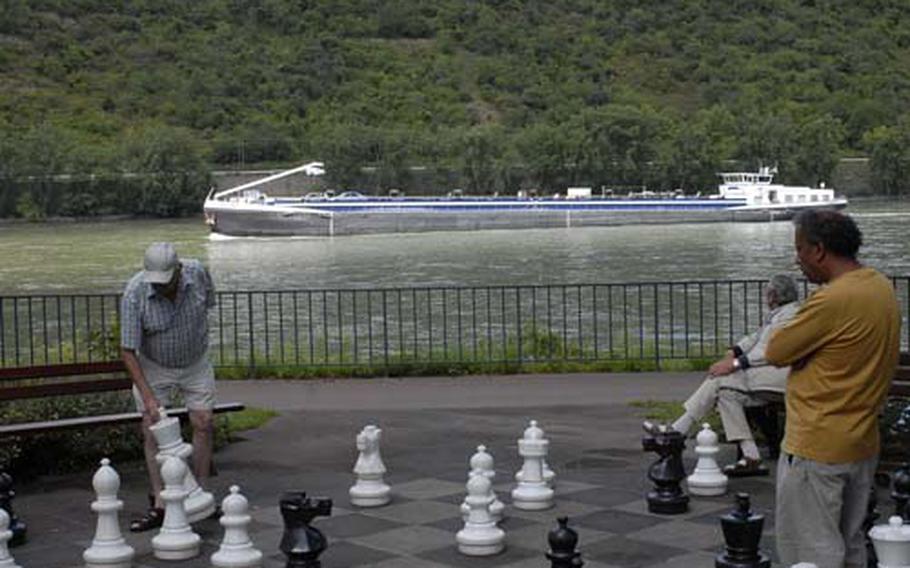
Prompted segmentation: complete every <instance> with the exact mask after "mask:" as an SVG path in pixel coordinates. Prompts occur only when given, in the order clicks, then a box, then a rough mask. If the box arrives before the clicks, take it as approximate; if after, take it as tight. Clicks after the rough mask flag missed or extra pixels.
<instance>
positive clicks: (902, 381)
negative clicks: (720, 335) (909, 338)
mask: <svg viewBox="0 0 910 568" xmlns="http://www.w3.org/2000/svg"><path fill="white" fill-rule="evenodd" d="M756 396H757V397H758V398H761V399H762V400H763V401H764V403H765V404H763V405H761V406H752V407H747V408H746V418H747V419H748V420H749V423H750V425H751V426H752V427H753V428H754V429H755V430H758V431H759V432H761V434H762V436H764V438H765V440H766V442H767V443H768V455H769V457H770V458H771V459H777V457H778V456H779V455H780V443H781V441H783V437H784V416H785V415H786V406H785V404H784V395H782V394H780V393H774V392H760V393H756ZM888 397H889V398H890V397H903V398H910V353H901V354H900V361H899V363H898V367H897V370H896V371H895V373H894V379H893V380H892V381H891V387H890V389H889V390H888ZM904 461H906V460H904ZM900 463H901V462H899V461H893V460H886V459H884V456H883V459H882V460H881V462H880V463H879V471H886V470H888V469H889V468H890V469H894V468H895V467H897V466H898V465H900Z"/></svg>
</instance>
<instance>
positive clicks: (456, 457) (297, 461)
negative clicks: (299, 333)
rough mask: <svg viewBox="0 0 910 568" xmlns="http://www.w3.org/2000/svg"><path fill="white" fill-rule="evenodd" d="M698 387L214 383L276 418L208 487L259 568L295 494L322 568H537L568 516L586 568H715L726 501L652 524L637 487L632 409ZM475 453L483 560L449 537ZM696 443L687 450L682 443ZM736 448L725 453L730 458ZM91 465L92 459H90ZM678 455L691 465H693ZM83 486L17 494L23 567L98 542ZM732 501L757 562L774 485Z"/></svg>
mask: <svg viewBox="0 0 910 568" xmlns="http://www.w3.org/2000/svg"><path fill="white" fill-rule="evenodd" d="M700 380H701V375H700V374H693V373H683V374H661V373H640V374H603V375H585V374H578V375H516V376H496V377H491V376H470V377H451V378H449V377H445V378H439V377H433V378H406V379H348V380H319V381H306V382H295V381H273V380H260V381H224V382H221V383H220V384H219V389H220V392H219V398H220V399H221V400H222V401H241V402H244V403H246V404H247V405H248V406H258V407H265V408H273V409H275V410H278V411H279V412H280V413H281V414H280V416H279V417H278V418H276V419H274V420H272V421H271V422H270V423H269V424H267V425H266V426H265V427H263V428H261V429H258V430H255V431H251V432H247V433H243V435H242V438H241V439H240V440H239V441H237V442H235V443H233V444H231V445H229V446H228V447H226V448H224V449H223V450H221V451H220V452H218V454H217V455H216V457H215V461H216V464H217V466H218V469H219V472H220V473H219V475H218V477H216V478H214V479H213V480H212V483H211V484H210V485H211V489H212V490H213V492H215V493H216V496H217V498H218V499H219V500H220V499H221V498H223V497H224V496H225V495H226V493H227V489H228V487H229V486H230V485H232V484H238V485H240V486H241V488H242V491H243V493H244V494H245V495H246V496H247V498H248V499H249V501H250V504H251V514H252V517H253V522H252V524H251V527H250V532H251V535H252V538H253V541H254V543H255V545H256V546H257V547H258V548H260V549H261V550H262V551H263V553H264V554H265V556H266V559H265V563H264V566H266V567H279V566H284V561H283V559H284V556H283V555H281V554H280V552H279V551H278V543H279V541H280V538H281V533H282V522H281V519H280V515H279V512H278V507H277V503H278V499H279V497H280V495H281V492H282V491H284V490H291V489H299V490H305V491H307V492H308V493H309V494H310V495H314V496H315V495H324V496H328V497H331V498H332V499H333V500H334V503H335V507H334V509H333V514H332V516H331V517H330V518H325V519H320V520H319V521H318V525H317V526H319V527H320V528H321V529H322V530H323V531H324V533H325V534H326V536H327V538H328V539H329V542H330V548H329V550H328V551H327V552H326V553H325V554H324V555H323V557H322V560H323V566H324V567H325V568H355V567H361V566H377V567H382V568H393V567H423V568H445V567H452V566H477V567H483V566H502V567H506V568H517V567H525V566H526V567H541V568H543V567H546V566H549V563H548V562H547V561H546V560H545V558H544V552H545V551H546V549H547V542H546V533H547V530H548V529H549V528H550V527H551V526H553V525H554V523H555V518H556V517H557V516H559V515H568V516H569V517H570V519H571V520H570V524H572V525H573V526H575V527H576V528H577V529H578V531H579V533H580V535H581V541H580V549H581V550H582V553H583V555H584V559H585V566H586V567H588V568H605V567H613V568H632V567H652V566H653V567H657V566H660V567H667V568H669V567H672V566H679V567H683V566H684V567H687V568H688V567H700V566H705V567H710V566H713V557H714V555H715V554H716V553H717V552H719V551H721V550H722V547H723V537H722V535H721V532H720V525H719V522H718V521H717V517H718V516H719V515H720V514H722V513H724V512H726V511H728V510H730V508H731V503H732V497H730V496H725V497H722V498H712V499H693V500H692V503H691V506H690V511H689V512H688V513H686V514H685V515H679V516H673V517H667V516H660V515H654V514H651V513H649V512H648V511H647V509H646V505H645V500H644V498H643V496H644V494H645V493H646V492H647V490H648V489H650V484H649V482H648V481H647V479H646V477H645V472H646V470H647V468H648V466H649V465H650V464H651V463H652V462H653V461H654V459H655V457H654V456H653V454H645V453H644V452H642V450H641V433H640V427H639V424H640V422H641V419H642V411H641V410H639V409H636V408H634V407H632V406H630V405H629V403H630V402H631V401H633V400H681V399H683V398H684V397H685V396H686V395H687V394H688V393H690V392H691V391H692V390H693V389H694V388H695V386H696V385H697V384H698V382H699V381H700ZM531 419H536V420H538V421H539V422H540V425H541V426H542V427H543V428H544V429H545V430H546V432H547V437H548V438H549V440H550V455H549V457H548V462H549V464H550V465H551V467H552V468H553V469H554V470H555V471H556V472H557V475H558V477H557V484H556V493H557V499H556V506H555V507H554V509H551V510H549V511H544V512H539V513H528V512H523V511H519V510H516V509H514V508H513V507H511V504H510V503H511V500H510V498H509V497H510V496H509V491H510V489H511V488H512V487H513V486H514V483H513V482H512V476H513V475H514V472H515V471H517V470H518V469H519V468H520V466H521V460H520V458H519V456H518V455H517V449H516V440H517V438H519V437H520V436H521V433H522V432H523V430H524V429H525V428H526V427H527V424H528V421H529V420H531ZM370 423H375V424H378V425H379V426H380V427H382V429H383V441H382V455H383V460H384V462H385V465H386V467H387V468H388V470H389V473H388V475H387V478H386V480H387V482H389V483H390V485H392V488H393V494H394V499H393V502H392V503H391V504H390V505H388V506H386V507H382V508H378V509H361V510H355V508H354V507H352V506H351V505H350V503H349V501H348V495H347V490H348V488H349V487H350V485H351V483H352V481H353V476H352V474H351V468H352V467H353V464H354V461H355V460H356V449H355V447H354V437H355V435H356V433H357V432H358V431H359V430H360V429H361V428H362V427H363V426H364V425H366V424H370ZM478 444H485V445H486V446H487V447H488V448H489V449H490V451H491V453H492V454H493V455H494V457H495V458H496V466H497V468H496V469H497V479H496V486H495V487H496V489H497V491H498V494H499V497H500V499H501V500H502V501H504V502H505V503H506V506H507V509H506V515H507V516H506V519H505V520H504V521H503V523H502V525H501V526H502V527H503V529H504V530H505V531H506V534H507V547H506V551H505V552H503V553H502V554H500V555H497V556H495V557H489V558H470V557H465V556H462V555H460V554H458V553H457V551H456V549H455V545H454V534H455V532H457V531H458V530H459V529H460V528H461V525H462V521H461V519H460V514H459V512H458V507H457V505H458V504H459V503H460V502H461V500H462V499H463V497H464V483H465V478H466V474H467V470H468V459H469V458H470V456H471V455H472V453H473V452H474V450H475V448H476V446H477V445H478ZM690 445H691V444H690ZM732 452H733V448H732V447H730V446H727V447H725V448H724V453H723V454H722V460H730V459H732V457H733V455H732ZM99 457H100V456H99ZM692 458H693V455H692V452H691V449H689V450H687V464H688V465H689V466H690V467H691V465H692V461H693V459H692ZM114 465H115V467H117V468H118V471H120V474H121V477H122V480H123V482H122V487H121V492H120V496H121V498H122V499H123V500H124V501H125V504H126V506H125V511H124V513H123V517H122V518H121V525H122V526H124V527H125V526H126V524H127V523H126V518H128V517H131V516H133V515H135V514H137V513H139V512H141V511H142V509H143V508H144V506H145V497H144V494H145V492H146V485H145V477H144V473H143V471H142V469H141V465H140V464H139V463H131V464H114ZM92 473H93V472H85V473H83V474H80V475H72V476H66V477H59V478H42V479H40V480H36V481H34V482H31V483H25V484H21V485H20V486H19V487H18V490H19V496H18V497H17V498H16V501H15V509H16V512H17V513H18V514H19V515H20V516H21V517H22V518H23V519H24V520H25V521H26V522H27V523H28V524H29V537H30V538H29V542H28V543H27V544H26V545H24V546H22V547H18V548H15V549H13V553H14V556H15V558H16V559H17V561H18V562H19V564H21V565H22V566H23V568H57V567H70V566H81V565H82V564H81V552H82V550H83V549H84V548H85V547H86V546H88V544H89V543H90V540H91V538H92V535H93V532H94V517H93V516H92V513H91V511H90V509H89V503H90V502H91V501H92V499H93V498H94V495H93V492H92V490H91V481H90V479H91V475H92ZM731 489H732V490H734V491H747V492H749V493H750V494H752V495H753V502H754V508H755V509H756V510H758V511H761V512H764V513H767V519H766V526H765V531H766V534H765V536H764V537H763V548H764V549H765V551H766V552H768V553H773V548H774V546H773V519H772V518H771V517H772V516H771V515H770V511H771V510H772V509H773V485H772V480H771V479H770V478H763V479H754V478H753V479H748V480H736V482H735V483H734V484H732V486H731ZM195 529H196V530H197V532H199V533H200V534H201V535H202V537H203V542H204V547H203V555H202V556H200V557H197V558H196V559H193V560H190V561H185V562H176V563H175V562H171V563H167V562H162V561H158V560H155V559H154V557H153V556H152V554H151V547H150V542H149V541H150V537H151V536H152V534H150V533H147V534H142V535H132V534H129V533H127V538H128V541H129V542H130V543H131V544H132V545H133V546H134V547H135V548H136V550H137V557H136V560H135V561H134V566H136V567H139V568H142V567H158V566H186V567H193V568H197V567H198V568H201V567H207V566H209V565H210V564H209V560H208V557H209V555H211V553H212V552H214V551H215V550H216V549H217V546H218V543H219V542H220V539H221V536H222V529H221V527H220V526H219V525H218V523H217V522H216V521H211V520H207V521H203V522H200V523H198V524H197V525H196V526H195Z"/></svg>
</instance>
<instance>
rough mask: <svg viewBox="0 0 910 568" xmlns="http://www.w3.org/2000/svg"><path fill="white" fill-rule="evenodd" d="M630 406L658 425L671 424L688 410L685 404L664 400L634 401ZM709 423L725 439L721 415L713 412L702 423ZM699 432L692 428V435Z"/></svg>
mask: <svg viewBox="0 0 910 568" xmlns="http://www.w3.org/2000/svg"><path fill="white" fill-rule="evenodd" d="M629 406H631V407H633V408H638V409H641V410H642V411H643V412H642V413H643V415H644V418H646V419H648V420H653V421H655V422H658V423H667V424H669V423H671V422H673V421H674V420H676V419H677V418H679V417H680V416H682V414H683V412H685V411H686V409H685V408H684V407H683V404H682V403H681V402H679V401H663V400H633V401H632V402H630V403H629ZM705 422H707V423H708V424H710V425H711V429H712V430H714V431H715V432H717V435H718V436H720V437H721V439H723V435H724V426H723V424H721V422H720V415H719V414H717V412H711V413H710V414H708V416H706V417H704V418H703V419H702V421H701V424H704V423H705ZM697 433H698V430H697V429H696V428H692V432H690V434H693V435H694V434H697Z"/></svg>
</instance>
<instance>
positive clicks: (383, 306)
mask: <svg viewBox="0 0 910 568" xmlns="http://www.w3.org/2000/svg"><path fill="white" fill-rule="evenodd" d="M892 281H893V283H894V286H895V290H896V292H897V296H898V299H899V302H900V307H901V317H902V325H903V327H902V331H901V333H902V337H901V349H902V350H903V351H907V350H908V348H910V319H908V311H910V276H894V277H892ZM765 285H766V282H765V281H764V280H693V281H661V282H654V281H646V282H616V283H581V284H553V285H509V286H468V287H438V286H433V287H414V288H373V289H368V288H356V289H355V288H348V289H334V288H333V289H302V290H235V291H230V290H228V291H220V292H218V298H217V304H216V306H215V307H214V308H213V309H212V310H211V312H210V315H209V327H210V333H209V337H210V355H211V357H212V359H213V362H214V364H215V365H216V366H217V367H219V368H223V369H234V370H235V373H236V374H239V375H244V374H246V373H249V374H262V375H269V374H270V373H274V374H282V373H287V374H289V375H294V374H306V373H309V372H311V371H312V372H314V373H316V372H319V373H324V374H331V373H338V374H341V375H344V374H347V373H351V374H359V373H363V374H384V373H397V372H408V371H414V372H425V373H435V372H468V371H471V370H477V371H484V370H493V369H501V370H502V369H505V370H522V369H529V370H532V369H534V368H535V365H537V366H540V368H543V369H553V368H572V365H573V364H582V365H585V364H588V365H589V366H588V367H586V368H589V369H591V368H601V367H602V368H604V369H608V368H612V367H611V366H612V365H613V364H621V365H617V366H618V367H622V366H623V365H624V367H622V368H642V369H645V368H648V369H664V368H674V365H675V368H685V365H686V362H687V361H688V362H697V363H699V362H700V364H702V365H703V364H704V363H705V361H710V360H714V359H715V358H717V357H718V356H719V355H721V354H722V353H723V352H724V351H725V350H726V349H727V347H728V346H729V345H731V344H732V343H733V342H735V341H736V340H738V339H739V338H740V337H742V336H743V335H745V334H746V333H749V332H751V331H753V330H754V329H756V328H757V327H758V326H759V325H760V324H761V322H762V321H763V318H764V317H765V315H766V314H767V307H766V306H765V303H764V291H765V290H764V289H765ZM810 289H811V287H810V286H809V284H808V283H806V282H803V283H802V286H801V295H802V296H803V297H804V296H805V295H806V294H807V293H808V292H809V291H810ZM119 304H120V297H119V295H118V294H116V293H110V294H43V295H6V296H0V367H17V366H24V365H44V364H54V363H71V362H90V361H103V360H110V359H115V358H117V357H119V346H118V344H119V323H118V321H119V310H120V306H119ZM553 364H559V365H561V366H557V367H553ZM548 365H549V366H548Z"/></svg>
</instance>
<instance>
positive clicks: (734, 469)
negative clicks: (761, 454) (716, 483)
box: [724, 458, 770, 477]
mask: <svg viewBox="0 0 910 568" xmlns="http://www.w3.org/2000/svg"><path fill="white" fill-rule="evenodd" d="M769 473H770V472H769V471H768V467H767V466H766V465H764V464H763V463H762V462H761V460H750V459H749V458H743V459H741V460H739V461H738V462H736V463H731V464H730V465H727V466H724V474H725V475H726V476H727V477H761V476H764V475H768V474H769Z"/></svg>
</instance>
